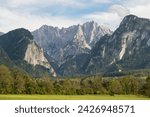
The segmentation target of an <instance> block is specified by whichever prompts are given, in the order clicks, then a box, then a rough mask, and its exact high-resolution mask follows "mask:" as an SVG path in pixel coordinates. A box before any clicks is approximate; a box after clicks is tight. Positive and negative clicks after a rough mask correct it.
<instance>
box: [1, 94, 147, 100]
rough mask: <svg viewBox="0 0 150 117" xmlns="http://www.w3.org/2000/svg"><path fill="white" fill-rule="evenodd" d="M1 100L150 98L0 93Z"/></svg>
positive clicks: (138, 97) (139, 98)
mask: <svg viewBox="0 0 150 117" xmlns="http://www.w3.org/2000/svg"><path fill="white" fill-rule="evenodd" d="M0 100H150V98H146V97H144V96H136V95H115V96H109V95H0Z"/></svg>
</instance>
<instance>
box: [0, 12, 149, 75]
mask: <svg viewBox="0 0 150 117" xmlns="http://www.w3.org/2000/svg"><path fill="white" fill-rule="evenodd" d="M0 35H1V34H0ZM149 58H150V20H149V19H145V18H139V17H137V16H135V15H128V16H126V17H125V18H124V19H123V20H122V22H121V23H120V25H119V27H118V28H117V29H116V30H115V31H114V32H112V31H111V30H110V29H109V28H107V27H105V26H100V25H98V24H97V23H96V22H94V21H91V22H86V23H84V24H83V25H73V26H70V27H68V28H61V29H60V28H58V27H52V26H47V25H43V26H42V27H40V28H39V29H37V30H35V31H33V32H29V31H28V30H26V29H16V30H13V31H10V32H8V33H6V34H2V35H1V36H0V64H5V65H7V66H9V67H11V66H14V65H16V66H18V67H20V68H22V69H23V70H25V71H26V72H28V73H29V74H31V75H33V76H41V75H44V74H49V75H52V76H56V75H58V76H59V75H60V76H78V75H95V74H101V73H105V74H106V73H111V72H123V71H127V70H138V69H147V68H150V59H149Z"/></svg>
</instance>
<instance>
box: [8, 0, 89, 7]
mask: <svg viewBox="0 0 150 117" xmlns="http://www.w3.org/2000/svg"><path fill="white" fill-rule="evenodd" d="M7 4H8V5H10V6H12V7H20V6H37V5H44V6H51V5H60V6H68V7H77V6H78V7H84V6H85V5H87V3H86V2H81V1H80V0H7Z"/></svg>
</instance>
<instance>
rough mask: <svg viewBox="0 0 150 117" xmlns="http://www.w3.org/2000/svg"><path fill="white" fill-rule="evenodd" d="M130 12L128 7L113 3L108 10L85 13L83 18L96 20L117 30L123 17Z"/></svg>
mask: <svg viewBox="0 0 150 117" xmlns="http://www.w3.org/2000/svg"><path fill="white" fill-rule="evenodd" d="M129 14H130V11H129V9H128V8H125V7H123V6H122V5H112V6H110V8H108V11H105V12H95V13H92V14H88V15H85V16H84V17H83V18H84V19H87V20H95V21H96V22H98V23H99V24H104V25H107V26H108V27H110V28H111V29H112V30H115V29H116V28H117V27H118V26H119V24H120V22H121V21H122V19H123V18H124V17H125V16H126V15H129Z"/></svg>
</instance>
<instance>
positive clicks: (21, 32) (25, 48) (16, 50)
mask: <svg viewBox="0 0 150 117" xmlns="http://www.w3.org/2000/svg"><path fill="white" fill-rule="evenodd" d="M0 46H1V47H2V48H3V50H4V51H5V52H6V53H7V55H8V57H9V58H10V59H11V60H12V61H13V62H14V63H15V64H16V65H17V66H19V67H20V68H23V69H24V70H25V71H27V72H31V71H32V70H31V69H29V68H26V67H25V66H28V67H29V66H30V67H32V66H42V67H43V68H45V69H49V70H50V73H51V74H53V75H54V76H55V73H54V70H53V68H52V67H51V65H50V64H49V63H48V60H47V59H46V58H45V56H44V52H43V49H41V48H40V47H39V46H38V45H37V44H36V43H35V42H34V40H33V36H32V34H31V33H30V32H29V31H28V30H26V29H23V28H21V29H16V30H13V31H10V32H8V33H6V34H4V35H2V36H0ZM3 53H4V52H3ZM35 69H36V68H35ZM30 70H31V71H30Z"/></svg>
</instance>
